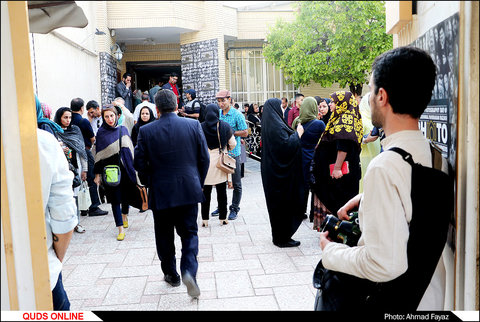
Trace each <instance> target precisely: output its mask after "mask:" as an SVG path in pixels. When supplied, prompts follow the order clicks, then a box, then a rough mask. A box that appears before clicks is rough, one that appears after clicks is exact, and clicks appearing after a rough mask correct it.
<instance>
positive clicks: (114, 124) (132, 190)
mask: <svg viewBox="0 0 480 322" xmlns="http://www.w3.org/2000/svg"><path fill="white" fill-rule="evenodd" d="M102 119H103V123H102V125H101V126H100V128H99V129H98V132H97V137H96V142H95V145H94V148H93V150H94V151H93V153H94V155H95V166H94V169H93V170H94V173H95V183H96V184H97V185H99V184H100V182H101V181H102V173H103V169H104V168H105V166H107V165H117V166H119V167H120V172H121V177H120V178H121V179H120V184H119V185H118V186H115V187H112V186H108V185H107V184H104V187H105V195H106V197H107V201H108V202H109V203H110V204H111V205H112V212H113V217H114V219H115V225H116V226H117V228H118V236H117V240H123V239H124V238H125V232H124V229H123V228H128V219H127V215H128V211H129V205H131V206H134V207H136V208H139V209H140V208H141V206H139V205H140V204H141V200H140V199H139V198H140V196H139V191H138V189H137V187H136V185H137V183H138V179H137V173H136V172H135V169H134V167H133V143H132V140H131V139H130V135H128V130H127V129H126V128H125V127H124V126H122V125H118V112H117V109H116V108H115V107H113V106H112V105H108V106H105V107H103V109H102ZM120 137H121V141H120ZM120 142H121V148H120Z"/></svg>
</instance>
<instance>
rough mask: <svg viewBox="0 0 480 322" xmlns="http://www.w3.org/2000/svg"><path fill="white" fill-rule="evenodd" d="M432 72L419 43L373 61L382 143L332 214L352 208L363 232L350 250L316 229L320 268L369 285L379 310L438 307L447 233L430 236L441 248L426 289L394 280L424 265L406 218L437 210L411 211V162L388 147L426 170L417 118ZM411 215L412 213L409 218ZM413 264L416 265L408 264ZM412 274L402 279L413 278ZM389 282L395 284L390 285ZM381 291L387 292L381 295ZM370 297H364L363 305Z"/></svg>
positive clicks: (428, 156) (428, 160)
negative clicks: (359, 182)
mask: <svg viewBox="0 0 480 322" xmlns="http://www.w3.org/2000/svg"><path fill="white" fill-rule="evenodd" d="M435 75H436V67H435V64H434V62H433V61H432V59H431V58H430V56H429V55H428V53H426V52H425V51H423V50H420V49H418V48H414V47H399V48H395V49H393V50H390V51H388V52H385V53H383V54H382V55H380V56H378V57H377V58H376V59H375V61H374V63H373V66H372V75H371V79H370V84H369V85H370V89H371V95H370V98H369V103H370V106H371V110H372V123H373V125H374V126H377V127H382V128H383V129H384V131H385V134H386V138H385V139H384V141H383V142H382V145H383V148H384V152H383V153H381V154H379V155H378V156H377V157H376V158H374V159H373V160H372V161H371V163H370V164H369V166H368V169H367V172H366V175H365V178H364V183H363V184H364V189H363V191H364V192H363V194H359V195H357V196H356V197H354V198H352V199H351V200H350V201H348V202H347V203H346V204H345V205H344V206H343V207H341V208H340V209H339V210H338V213H337V214H338V218H339V219H341V220H348V219H350V216H349V215H350V213H351V212H352V211H355V210H356V209H358V219H359V224H360V229H361V234H362V235H361V237H360V239H359V241H358V244H357V245H356V246H355V247H349V246H348V245H346V244H345V243H338V242H333V241H332V240H331V239H330V237H329V233H328V231H325V232H322V233H321V234H320V247H321V249H322V264H323V266H324V268H326V269H327V270H331V271H335V272H339V273H344V274H346V275H347V276H349V277H351V278H359V279H358V280H360V279H361V280H362V281H367V283H371V285H373V288H374V289H375V290H374V292H377V293H374V294H376V297H375V296H373V297H370V300H371V299H372V298H374V300H373V302H374V307H375V308H376V309H377V310H391V309H392V308H393V309H399V308H400V309H402V310H405V309H407V310H415V309H418V310H443V308H444V295H445V268H444V265H443V260H442V258H441V252H442V250H443V247H444V246H445V240H446V232H445V239H443V241H442V240H439V241H437V240H435V241H434V242H435V243H436V244H435V248H436V249H439V251H437V252H436V254H438V256H437V255H435V256H433V257H432V259H429V261H430V263H432V264H431V265H430V266H431V267H432V269H431V271H432V273H433V271H435V272H434V273H433V277H432V276H431V274H430V275H429V276H427V277H425V278H424V280H425V282H424V285H425V287H424V288H423V289H422V287H417V286H416V285H415V283H409V284H408V283H403V284H407V285H402V284H401V282H399V281H401V277H403V276H404V275H406V274H407V269H408V270H409V272H408V273H412V272H411V271H413V270H414V273H413V274H416V275H421V274H418V272H421V271H422V269H423V266H422V265H423V264H420V265H418V264H419V263H418V262H419V261H417V262H413V261H411V257H410V256H412V257H413V256H414V255H415V256H416V257H415V258H422V257H428V256H429V255H428V253H429V252H428V251H425V249H427V250H428V249H429V248H428V247H430V246H425V245H423V246H422V247H417V246H419V245H418V244H415V242H413V241H411V240H409V238H410V237H411V236H412V235H413V234H412V230H411V220H412V218H420V217H422V219H420V220H424V221H425V218H426V219H427V220H431V221H436V220H437V217H436V215H437V214H436V213H433V212H432V213H430V212H427V213H423V214H420V215H418V208H417V212H414V210H415V207H413V204H412V196H413V195H414V194H411V191H412V188H413V186H412V180H413V177H412V166H411V165H410V164H409V163H408V162H406V160H407V159H402V156H401V155H400V154H398V153H395V152H393V151H388V150H389V149H390V148H393V147H396V148H401V149H403V150H404V151H407V152H408V153H409V154H410V155H411V158H413V160H414V162H417V163H420V164H421V165H423V166H424V167H432V164H433V159H432V153H431V149H430V144H429V141H428V140H427V139H426V138H425V137H424V135H423V134H422V132H421V131H420V130H419V128H418V122H419V118H420V116H421V115H422V113H423V111H424V110H425V108H426V107H427V104H428V103H429V102H430V98H431V95H432V90H433V87H434V84H435ZM443 166H445V163H443ZM438 172H440V171H438ZM442 175H444V174H443V173H442ZM435 189H444V190H445V189H450V187H436V188H432V191H438V190H435ZM427 199H431V198H427ZM421 203H427V204H439V203H440V202H439V200H433V199H431V200H422V202H421ZM445 203H447V201H445ZM417 204H418V202H417ZM412 212H414V213H415V216H418V217H415V216H413V217H412ZM417 222H418V221H417ZM417 227H418V226H417ZM441 227H442V229H441V230H442V232H440V231H438V232H437V231H433V232H428V233H433V234H435V233H436V234H443V230H445V229H443V227H445V225H443V226H441ZM422 228H424V227H423V226H422ZM432 229H435V228H432ZM425 230H426V231H428V229H425ZM416 233H417V232H416ZM417 236H418V234H417ZM442 236H443V235H442ZM442 238H443V237H442ZM410 242H412V245H410ZM407 244H408V245H407ZM407 246H408V247H407ZM426 247H427V248H426ZM416 249H419V250H418V253H419V254H414V253H415V250H416ZM407 251H408V252H407ZM412 265H416V267H410V266H412ZM432 265H433V266H432ZM435 267H436V268H435ZM411 275H412V274H410V276H409V278H411V279H410V280H408V281H411V280H412V276H411ZM427 275H428V274H427ZM414 278H415V277H414ZM414 278H413V279H414ZM422 278H423V277H422ZM430 278H431V279H430ZM391 281H393V282H397V283H396V284H395V283H390V284H389V282H391ZM379 285H382V286H380V287H379ZM427 285H428V288H427ZM387 288H388V292H384V291H385V290H386V289H387ZM425 288H426V291H425ZM382 292H383V293H382ZM324 296H325V294H324ZM410 297H416V298H417V299H418V301H417V302H415V301H410V304H409V306H408V305H407V304H403V303H400V302H402V301H403V300H404V301H405V302H407V301H409V298H410ZM420 299H421V301H420ZM368 300H369V299H368V297H367V303H368ZM418 302H420V304H419V305H418ZM411 303H414V304H411ZM417 305H418V307H416V306H417Z"/></svg>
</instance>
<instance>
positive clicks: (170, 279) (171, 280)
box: [165, 273, 200, 299]
mask: <svg viewBox="0 0 480 322" xmlns="http://www.w3.org/2000/svg"><path fill="white" fill-rule="evenodd" d="M182 280H183V284H185V286H186V287H187V293H188V295H190V296H191V297H192V298H194V299H197V298H198V297H199V296H200V288H199V287H198V284H197V281H196V280H195V278H194V277H193V276H192V275H190V274H189V273H185V274H184V275H183V276H182ZM165 282H167V283H168V284H170V285H171V286H173V287H177V286H180V276H178V274H175V275H173V274H165Z"/></svg>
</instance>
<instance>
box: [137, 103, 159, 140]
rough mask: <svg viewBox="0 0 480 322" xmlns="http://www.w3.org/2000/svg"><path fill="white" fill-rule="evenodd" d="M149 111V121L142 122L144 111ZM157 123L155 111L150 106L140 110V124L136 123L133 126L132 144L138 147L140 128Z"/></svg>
mask: <svg viewBox="0 0 480 322" xmlns="http://www.w3.org/2000/svg"><path fill="white" fill-rule="evenodd" d="M145 108H146V109H148V111H149V112H150V118H149V119H148V121H146V122H145V121H144V120H142V110H143V109H145ZM153 121H155V116H154V115H153V111H152V109H151V108H150V107H148V106H144V107H142V108H141V109H140V113H139V117H138V122H137V123H135V125H134V126H133V128H132V142H133V145H134V146H135V145H137V137H138V132H139V131H140V127H142V126H144V125H145V124H148V123H150V122H153Z"/></svg>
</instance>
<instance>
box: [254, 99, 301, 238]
mask: <svg viewBox="0 0 480 322" xmlns="http://www.w3.org/2000/svg"><path fill="white" fill-rule="evenodd" d="M281 103H282V101H281V100H279V99H277V98H271V99H269V100H267V101H266V102H265V105H264V109H263V117H262V163H261V173H262V183H263V191H264V192H265V200H266V203H267V209H268V215H269V218H270V225H271V228H272V241H273V244H274V245H276V246H278V247H295V246H298V245H300V242H299V241H295V240H293V239H292V236H293V234H295V232H296V231H297V229H298V227H299V226H300V223H301V222H302V220H303V215H304V211H303V200H304V196H305V195H304V193H305V192H304V181H303V174H302V149H301V144H300V137H299V136H298V134H297V132H295V131H294V130H292V128H290V127H289V126H288V124H287V123H286V122H285V119H284V118H283V113H282V108H281Z"/></svg>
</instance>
